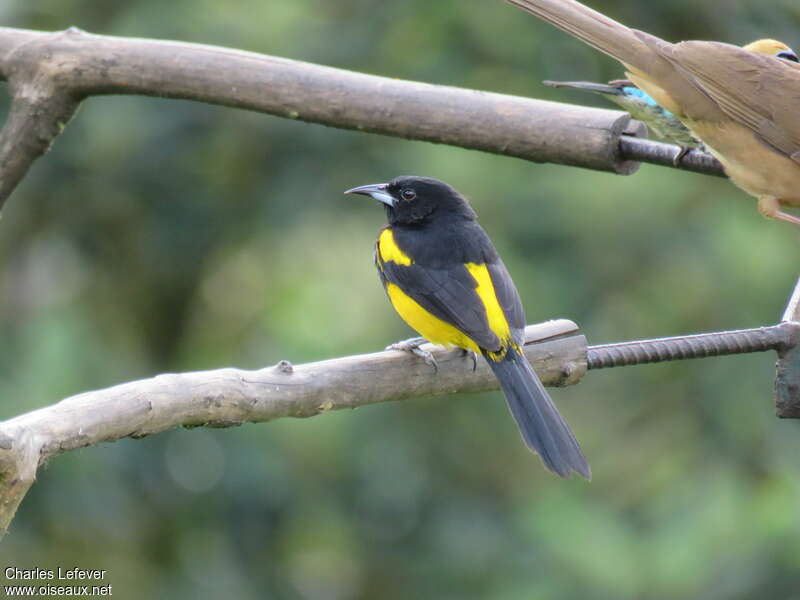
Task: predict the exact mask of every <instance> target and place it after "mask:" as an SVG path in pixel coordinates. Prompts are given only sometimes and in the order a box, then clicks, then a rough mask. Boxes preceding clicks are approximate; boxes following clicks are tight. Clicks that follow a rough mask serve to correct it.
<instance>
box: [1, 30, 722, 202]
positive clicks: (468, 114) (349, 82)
mask: <svg viewBox="0 0 800 600" xmlns="http://www.w3.org/2000/svg"><path fill="white" fill-rule="evenodd" d="M0 79H7V80H8V81H9V83H10V84H11V85H10V91H11V94H12V106H13V109H12V111H11V114H10V116H9V118H8V120H7V122H6V125H5V127H4V128H3V130H2V131H1V132H0V207H2V204H3V203H4V202H5V200H6V199H7V198H8V196H9V194H10V193H11V191H12V190H13V188H14V187H15V185H16V184H17V183H18V182H19V181H20V180H21V178H22V177H23V176H24V174H25V173H26V172H27V170H28V168H30V166H31V164H32V163H33V162H34V160H35V159H36V158H38V156H40V155H41V154H42V153H43V152H44V151H45V150H46V149H47V148H48V147H49V145H50V143H51V142H52V140H53V139H54V138H55V136H57V135H58V133H59V132H60V130H61V129H62V128H63V125H64V124H65V123H66V122H67V121H68V119H69V118H70V116H71V115H72V114H73V112H74V110H75V108H76V106H77V103H79V102H80V101H81V100H82V99H84V98H86V97H88V96H95V95H103V94H141V95H145V96H158V97H167V98H181V99H187V100H197V101H201V102H208V103H211V104H219V105H223V106H230V107H234V108H243V109H247V110H254V111H259V112H264V113H268V114H272V115H276V116H280V117H286V118H290V119H298V120H301V121H308V122H312V123H321V124H323V125H330V126H333V127H340V128H344V129H355V130H358V131H368V132H372V133H380V134H384V135H391V136H396V137H402V138H407V139H414V140H423V141H429V142H437V143H443V144H450V145H453V146H460V147H462V148H470V149H475V150H483V151H485V152H491V153H495V154H502V155H507V156H515V157H518V158H523V159H525V160H530V161H534V162H552V163H558V164H564V165H572V166H579V167H586V168H590V169H597V170H602V171H611V172H613V173H619V174H631V173H633V172H635V171H636V169H637V168H638V166H639V165H638V162H636V161H637V160H639V159H642V160H645V161H649V162H655V163H657V164H664V162H665V161H663V160H661V155H662V154H663V155H664V156H672V155H674V152H675V148H674V147H672V146H665V148H667V150H658V149H657V148H656V149H655V150H654V149H653V147H642V146H631V145H630V144H629V145H628V146H626V147H625V148H624V149H621V148H620V142H621V141H622V140H631V139H632V137H636V136H642V135H645V130H644V127H643V126H642V125H641V124H640V123H638V122H637V121H633V120H632V119H631V118H630V116H629V115H628V114H627V113H623V112H619V111H612V110H601V109H597V108H588V107H582V106H574V105H570V104H560V103H556V102H546V101H542V100H533V99H529V98H520V97H517V96H509V95H504V94H495V93H490V92H480V91H475V90H467V89H460V88H455V87H447V86H440V85H431V84H426V83H418V82H413V81H402V80H398V79H390V78H386V77H377V76H374V75H365V74H362V73H354V72H352V71H346V70H342V69H335V68H331V67H324V66H320V65H314V64H310V63H304V62H299V61H294V60H288V59H285V58H276V57H273V56H266V55H261V54H255V53H251V52H244V51H242V50H233V49H230V48H220V47H215V46H204V45H199V44H189V43H181V42H173V41H160V40H144V39H135V38H120V37H109V36H100V35H92V34H88V33H86V32H83V31H80V30H78V29H75V28H71V29H68V30H66V31H64V32H57V33H43V32H36V31H28V30H22V29H10V28H0ZM694 154H695V155H694V156H692V155H689V156H687V157H686V159H685V160H684V161H683V164H682V165H681V167H682V168H691V166H692V165H694V164H695V162H697V161H698V156H697V153H694ZM711 160H713V159H711ZM717 167H718V165H717ZM712 170H713V169H712ZM718 170H719V171H720V172H721V169H718Z"/></svg>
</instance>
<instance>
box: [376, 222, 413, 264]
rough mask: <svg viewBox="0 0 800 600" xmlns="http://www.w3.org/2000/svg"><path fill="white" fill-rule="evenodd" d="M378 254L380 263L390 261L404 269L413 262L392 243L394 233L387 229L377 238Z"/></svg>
mask: <svg viewBox="0 0 800 600" xmlns="http://www.w3.org/2000/svg"><path fill="white" fill-rule="evenodd" d="M378 254H379V256H380V258H381V261H382V262H390V261H391V262H393V263H397V264H398V265H403V266H405V267H407V266H409V265H411V264H412V263H413V262H414V261H413V260H411V257H410V256H408V255H407V254H406V253H405V252H403V251H402V250H401V249H400V247H399V246H398V245H397V243H396V242H395V241H394V232H393V231H392V230H391V229H390V228H388V227H387V228H386V229H384V230H383V231H381V235H380V236H379V237H378Z"/></svg>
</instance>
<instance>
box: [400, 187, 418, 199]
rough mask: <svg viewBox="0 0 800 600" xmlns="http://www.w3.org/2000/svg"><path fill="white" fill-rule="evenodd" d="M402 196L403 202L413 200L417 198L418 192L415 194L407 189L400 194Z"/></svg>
mask: <svg viewBox="0 0 800 600" xmlns="http://www.w3.org/2000/svg"><path fill="white" fill-rule="evenodd" d="M400 195H401V196H402V197H403V200H413V199H414V198H416V197H417V192H415V191H414V190H412V189H411V188H406V189H404V190H403V191H402V192H400Z"/></svg>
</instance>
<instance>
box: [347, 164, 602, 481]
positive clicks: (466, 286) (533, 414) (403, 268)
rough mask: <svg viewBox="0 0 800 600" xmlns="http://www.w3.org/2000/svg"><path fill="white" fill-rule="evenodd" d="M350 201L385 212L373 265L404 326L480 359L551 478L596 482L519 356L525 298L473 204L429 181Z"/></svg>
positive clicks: (408, 181) (365, 190) (404, 181)
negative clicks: (371, 201)
mask: <svg viewBox="0 0 800 600" xmlns="http://www.w3.org/2000/svg"><path fill="white" fill-rule="evenodd" d="M345 193H348V194H364V195H368V196H372V197H373V198H375V199H376V200H379V201H381V202H383V203H384V204H385V205H386V213H387V215H388V219H389V225H388V226H386V227H384V228H383V229H382V230H381V232H380V235H379V236H378V240H377V241H376V244H375V265H376V266H377V268H378V273H379V274H380V278H381V281H382V282H383V286H384V288H385V290H386V293H387V294H388V296H389V299H390V300H391V302H392V305H393V306H394V308H395V310H396V311H397V312H398V313H399V315H400V316H401V317H402V318H403V320H404V321H405V322H406V323H408V324H409V325H410V326H411V327H412V328H413V329H415V330H416V331H417V332H419V333H420V334H421V335H422V336H423V337H425V339H427V340H428V341H430V342H432V343H434V344H441V345H444V346H457V347H459V348H462V349H464V350H465V351H467V352H475V353H480V354H481V355H483V357H484V358H485V359H486V361H487V362H488V363H489V366H490V367H491V368H492V371H494V374H495V375H496V376H497V379H498V380H499V381H500V385H501V387H502V388H503V392H504V393H505V397H506V400H507V401H508V406H509V408H510V409H511V414H512V415H514V418H515V419H516V421H517V425H518V426H519V429H520V432H521V433H522V437H523V439H524V440H525V443H526V444H527V446H528V447H529V448H530V449H531V450H533V451H534V452H537V453H538V454H539V456H540V457H541V458H542V461H543V462H544V464H545V466H546V467H547V468H548V469H550V470H551V471H553V472H554V473H557V474H558V475H561V476H562V477H568V476H569V475H571V473H572V472H573V471H575V472H576V473H579V474H580V475H583V476H584V477H586V478H587V479H588V478H590V477H591V471H590V469H589V464H588V463H587V462H586V458H585V457H584V456H583V453H582V452H581V449H580V446H579V445H578V442H577V441H576V440H575V436H574V435H573V434H572V431H570V428H569V426H568V425H567V424H566V422H565V421H564V419H563V418H562V417H561V415H560V414H559V412H558V410H557V409H556V407H555V406H554V404H553V401H552V400H551V399H550V397H549V396H548V394H547V392H546V391H545V389H544V387H543V386H542V383H541V382H540V381H539V378H538V377H537V376H536V373H534V371H533V369H532V368H531V366H530V364H529V363H528V360H527V359H526V358H525V355H524V354H523V352H522V345H523V343H524V331H525V313H524V311H523V308H522V302H521V301H520V298H519V293H518V292H517V289H516V287H515V286H514V282H513V281H512V280H511V276H510V275H509V274H508V271H507V270H506V267H505V265H504V264H503V261H502V260H500V257H499V256H498V254H497V250H495V248H494V245H493V244H492V242H491V240H490V239H489V236H488V235H486V232H485V231H484V230H483V228H482V227H481V226H480V225H479V224H478V223H477V220H476V219H477V217H476V215H475V212H474V211H473V210H472V208H471V207H470V205H469V203H468V202H467V200H466V199H465V198H464V197H463V196H462V195H461V194H459V193H458V192H457V191H456V190H454V189H453V188H452V187H450V186H449V185H448V184H446V183H444V182H442V181H439V180H436V179H430V178H426V177H398V178H396V179H393V180H392V181H391V182H389V183H381V184H376V185H365V186H361V187H357V188H353V189H351V190H348V191H347V192H345ZM405 349H409V350H414V349H415V350H416V352H415V353H417V354H420V355H424V354H425V353H424V352H421V351H420V350H419V349H418V348H414V347H406V348H405Z"/></svg>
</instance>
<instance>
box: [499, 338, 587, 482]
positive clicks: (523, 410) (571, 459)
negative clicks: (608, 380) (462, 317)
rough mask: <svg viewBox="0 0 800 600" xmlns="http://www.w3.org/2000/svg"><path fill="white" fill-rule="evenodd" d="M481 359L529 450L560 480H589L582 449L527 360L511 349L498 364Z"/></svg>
mask: <svg viewBox="0 0 800 600" xmlns="http://www.w3.org/2000/svg"><path fill="white" fill-rule="evenodd" d="M484 357H485V358H486V362H488V363H489V366H490V367H491V368H492V371H494V374H495V376H496V377H497V379H498V381H500V385H501V386H502V388H503V393H504V394H505V396H506V401H507V402H508V408H509V409H510V410H511V414H512V415H514V419H515V420H516V421H517V425H518V426H519V430H520V433H521V434H522V439H524V440H525V444H526V445H527V446H528V448H530V449H531V450H533V451H534V452H536V453H537V454H538V455H539V456H540V457H541V459H542V462H543V463H544V465H545V467H547V468H548V469H550V470H551V471H553V472H554V473H557V474H558V475H560V476H561V477H569V476H570V475H571V474H572V472H573V471H575V472H576V473H578V474H580V475H582V476H583V477H585V478H586V479H591V478H592V471H591V469H590V468H589V463H588V462H586V457H584V455H583V452H581V447H580V446H579V445H578V442H577V440H576V439H575V436H574V435H573V434H572V431H571V430H570V428H569V425H567V423H566V422H565V421H564V418H563V417H562V416H561V414H560V413H559V412H558V409H557V408H556V407H555V405H554V404H553V401H552V400H551V399H550V396H549V395H548V394H547V392H546V391H545V389H544V386H543V385H542V383H541V382H540V381H539V378H538V377H537V376H536V373H535V372H534V371H533V368H532V367H531V365H530V363H529V362H528V359H527V358H525V356H524V355H522V354H520V353H519V352H517V351H516V350H515V349H514V347H513V346H512V347H511V348H509V349H508V352H506V355H505V356H504V357H503V358H502V359H501V360H499V361H497V360H494V359H493V358H492V357H490V356H487V355H486V353H484Z"/></svg>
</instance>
